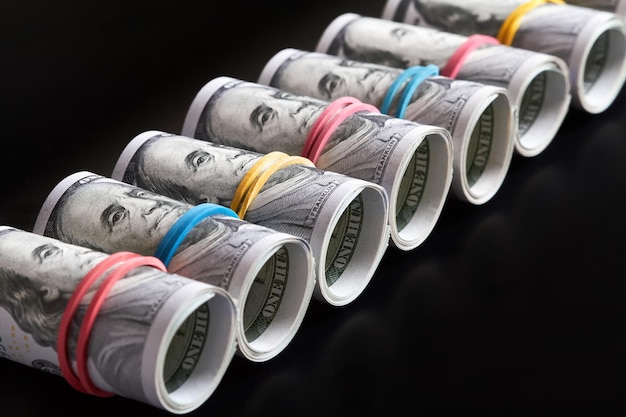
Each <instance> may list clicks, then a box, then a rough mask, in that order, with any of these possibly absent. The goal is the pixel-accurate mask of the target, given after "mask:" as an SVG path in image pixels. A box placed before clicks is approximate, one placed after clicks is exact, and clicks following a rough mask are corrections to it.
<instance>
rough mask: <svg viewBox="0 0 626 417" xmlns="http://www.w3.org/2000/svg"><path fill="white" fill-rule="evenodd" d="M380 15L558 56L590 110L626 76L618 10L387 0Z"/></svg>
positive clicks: (605, 103) (576, 97)
mask: <svg viewBox="0 0 626 417" xmlns="http://www.w3.org/2000/svg"><path fill="white" fill-rule="evenodd" d="M557 3H558V4H557ZM382 18H384V19H388V20H393V21H397V22H404V23H409V24H413V25H419V26H426V27H431V28H436V29H439V30H443V31H446V32H451V33H458V34H461V35H471V34H475V33H480V34H484V35H489V36H493V37H496V38H497V39H498V40H499V41H500V42H501V43H502V44H504V45H510V46H513V47H516V48H520V49H528V50H531V51H537V52H543V53H546V54H550V55H554V56H557V57H559V58H561V59H563V60H564V61H565V62H566V63H567V65H568V67H569V69H570V88H571V93H572V103H573V104H574V105H575V106H576V107H578V108H580V109H582V110H585V111H587V112H589V113H601V112H603V111H605V110H606V109H607V108H608V107H609V106H610V105H611V104H612V103H613V101H614V100H615V99H616V97H617V95H618V94H619V92H620V91H621V89H622V86H623V85H624V81H625V80H626V29H625V26H624V21H623V20H622V19H621V18H620V17H619V16H618V15H616V14H615V13H610V12H606V11H601V10H596V9H592V8H588V7H580V6H575V5H571V4H564V2H563V1H562V0H533V1H528V0H501V1H498V2H493V1H491V0H467V1H466V0H462V1H459V0H387V3H386V4H385V7H384V9H383V12H382Z"/></svg>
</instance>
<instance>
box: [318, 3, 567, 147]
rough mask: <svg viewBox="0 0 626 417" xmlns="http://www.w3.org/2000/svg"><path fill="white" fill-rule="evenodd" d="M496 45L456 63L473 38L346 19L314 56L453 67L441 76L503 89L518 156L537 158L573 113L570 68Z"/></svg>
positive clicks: (548, 57)
mask: <svg viewBox="0 0 626 417" xmlns="http://www.w3.org/2000/svg"><path fill="white" fill-rule="evenodd" d="M492 39H493V41H492V42H494V44H486V43H484V44H480V43H477V44H476V48H475V49H469V50H467V51H466V53H465V55H462V58H457V57H458V56H459V55H458V53H459V51H462V49H461V48H465V47H466V46H467V45H468V44H469V43H470V42H472V41H474V38H470V37H469V36H464V35H458V34H454V33H450V32H443V31H441V30H438V29H434V28H428V27H422V26H416V25H411V24H408V23H403V22H396V21H392V20H388V19H382V18H375V17H366V16H361V15H359V14H356V13H344V14H342V15H339V16H338V17H336V18H335V19H334V20H333V21H332V22H331V23H330V24H329V25H328V26H327V27H326V29H325V30H324V32H323V34H322V36H321V37H320V39H319V41H318V44H317V47H316V51H317V52H322V53H328V54H331V55H337V56H340V57H344V58H348V59H352V60H357V61H363V62H372V63H376V64H381V65H388V66H392V67H397V68H408V67H410V66H414V65H427V64H434V65H437V66H438V67H440V68H441V69H442V70H445V69H447V68H448V67H449V66H450V64H454V65H457V66H458V73H456V74H455V75H454V76H452V75H448V74H445V73H444V72H442V75H447V76H450V77H452V78H458V79H462V80H469V81H475V82H479V83H484V84H490V85H496V86H500V87H504V88H506V89H507V90H508V91H509V92H510V94H511V100H512V102H513V104H514V105H515V107H516V109H517V113H518V119H519V129H518V134H517V136H516V140H515V150H516V151H517V153H519V154H520V155H522V156H536V155H538V154H539V153H540V152H542V151H543V150H544V149H545V148H546V147H547V146H548V145H549V144H550V142H551V141H552V139H554V137H555V135H556V133H557V131H558V130H559V128H560V126H561V124H562V123H563V120H564V119H565V116H566V114H567V111H568V109H569V105H570V101H571V94H570V84H569V68H568V67H567V64H566V63H565V61H563V60H562V59H561V58H558V57H556V56H554V55H548V54H543V53H540V52H535V51H529V50H526V49H520V48H513V47H511V46H506V45H498V44H497V42H498V41H497V40H496V39H495V38H492ZM456 59H460V60H459V61H458V62H454V60H456Z"/></svg>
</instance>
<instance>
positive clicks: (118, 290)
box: [0, 226, 236, 414]
mask: <svg viewBox="0 0 626 417" xmlns="http://www.w3.org/2000/svg"><path fill="white" fill-rule="evenodd" d="M108 257H109V254H106V253H103V252H100V251H97V250H93V249H89V248H86V247H81V246H77V245H74V244H69V243H65V242H62V241H59V240H57V239H54V238H51V237H46V236H41V235H39V234H36V233H32V232H27V231H24V230H21V229H17V228H14V227H10V226H1V227H0V357H4V358H6V359H9V360H13V361H16V362H19V363H22V364H24V365H27V366H30V367H33V368H37V369H40V370H42V371H45V372H48V373H52V374H55V375H59V376H65V374H64V373H63V372H62V369H63V368H62V367H61V366H60V362H61V360H60V358H59V356H60V352H59V351H60V349H59V348H58V346H59V344H62V345H61V346H64V347H65V348H64V349H63V350H61V351H62V352H64V353H66V355H63V356H62V358H65V357H66V358H67V359H64V361H65V360H67V361H69V364H70V366H71V367H73V368H74V369H76V357H77V355H76V351H77V346H78V345H79V343H77V339H78V338H77V336H78V335H79V334H80V332H81V331H82V330H81V323H82V321H83V318H84V317H85V315H86V312H87V311H88V306H89V304H90V302H91V300H93V299H94V297H95V293H96V291H97V290H98V288H99V286H100V285H101V283H102V281H101V280H99V281H96V282H95V285H94V286H93V287H91V288H88V291H87V292H86V293H85V296H84V297H83V298H82V300H79V304H78V306H77V308H76V314H74V316H73V318H71V319H70V321H69V322H67V323H68V328H67V331H63V332H61V331H60V328H61V323H62V322H63V320H62V317H63V315H64V311H65V310H66V308H67V306H68V304H69V302H70V300H71V297H72V294H73V293H74V292H75V290H76V289H77V286H78V285H79V283H80V282H81V281H82V279H83V278H84V277H85V276H86V275H87V274H88V273H89V271H90V270H91V269H92V268H94V267H95V266H96V265H98V264H99V263H100V262H103V261H104V260H106V259H107V258H108ZM109 270H110V269H106V270H105V271H109ZM107 274H110V272H107ZM235 325H236V309H235V304H234V302H233V299H232V298H231V297H230V295H228V293H227V292H226V291H225V290H224V289H222V288H219V287H216V286H213V285H210V284H206V283H202V282H200V281H196V280H191V279H189V278H185V277H183V276H181V275H177V274H171V273H167V272H163V271H162V270H160V269H157V268H152V267H149V266H138V267H135V268H133V269H130V272H128V273H126V274H125V275H124V276H123V278H122V279H120V280H119V281H117V282H115V284H114V285H113V286H112V287H111V290H110V292H109V293H108V294H106V298H105V300H104V302H103V303H102V305H101V308H100V310H99V311H98V313H97V320H95V321H94V323H93V327H92V328H91V332H90V334H89V339H88V340H89V349H88V350H87V351H88V354H87V358H86V361H87V369H88V375H89V377H90V380H91V381H92V383H93V384H94V385H95V386H96V387H97V388H98V389H100V390H103V391H105V392H107V393H110V394H113V395H115V394H117V395H120V396H123V397H126V398H130V399H134V400H137V401H141V402H144V403H146V404H150V405H152V406H154V407H157V408H161V409H165V410H168V411H170V412H173V413H176V414H181V413H186V412H189V411H192V410H193V409H195V408H197V407H198V406H200V405H201V404H203V403H204V402H205V401H206V400H207V399H208V398H209V396H210V395H211V394H212V393H213V392H214V390H215V388H216V387H217V385H218V384H219V382H220V381H221V379H222V377H223V375H224V373H225V371H226V369H227V368H228V365H229V364H230V362H231V360H232V358H233V355H234V353H235V348H236V336H235V335H236V333H235ZM60 334H65V335H66V338H65V340H60V339H59V337H62V336H60ZM74 372H75V371H74ZM34 385H36V384H34Z"/></svg>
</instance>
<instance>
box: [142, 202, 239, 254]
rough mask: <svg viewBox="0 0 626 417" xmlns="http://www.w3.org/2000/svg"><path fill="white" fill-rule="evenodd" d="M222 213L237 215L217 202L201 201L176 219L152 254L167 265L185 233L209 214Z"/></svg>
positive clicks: (231, 215)
mask: <svg viewBox="0 0 626 417" xmlns="http://www.w3.org/2000/svg"><path fill="white" fill-rule="evenodd" d="M218 214H221V215H224V216H230V217H237V214H236V213H235V212H233V211H232V210H231V209H229V208H228V207H225V206H220V205H219V204H212V203H202V204H198V205H196V206H193V207H192V208H190V209H189V210H187V211H186V212H185V214H183V215H182V216H180V217H179V218H178V220H176V222H175V223H174V224H173V225H172V227H171V228H170V230H168V231H167V233H166V234H165V236H163V239H161V242H160V243H159V246H157V248H156V251H155V252H154V256H155V257H156V258H158V259H160V260H161V261H162V262H163V263H164V264H165V265H169V264H170V261H171V260H172V258H173V257H174V254H175V253H176V251H177V250H178V246H179V245H180V244H181V242H182V241H183V240H184V239H185V237H186V236H187V234H188V233H189V232H190V231H191V229H193V228H194V227H195V226H196V225H197V224H198V223H200V222H201V221H202V220H204V219H206V218H207V217H210V216H215V215H218Z"/></svg>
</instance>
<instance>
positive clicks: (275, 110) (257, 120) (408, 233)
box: [182, 77, 452, 250]
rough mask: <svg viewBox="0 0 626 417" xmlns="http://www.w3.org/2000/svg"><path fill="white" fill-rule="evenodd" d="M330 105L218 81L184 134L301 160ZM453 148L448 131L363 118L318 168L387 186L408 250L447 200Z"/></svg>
mask: <svg viewBox="0 0 626 417" xmlns="http://www.w3.org/2000/svg"><path fill="white" fill-rule="evenodd" d="M328 106H329V102H328V101H326V100H323V99H319V98H315V97H312V96H304V95H298V94H293V93H290V92H288V91H283V90H280V89H277V88H274V87H271V86H268V85H265V84H261V83H253V82H247V81H243V80H237V79H234V78H230V77H217V78H215V79H213V80H211V81H209V82H208V83H207V84H206V85H205V86H204V87H203V88H202V89H201V90H200V91H199V92H198V94H197V95H196V97H195V99H194V100H193V102H192V104H191V106H190V108H189V110H188V113H187V116H186V119H185V122H184V125H183V129H182V134H183V135H186V136H190V137H194V138H197V139H201V140H206V141H209V142H212V143H216V144H222V145H227V146H231V147H236V148H241V149H248V150H251V151H255V152H259V153H262V154H266V153H269V152H272V151H282V152H286V153H288V154H290V155H300V154H301V152H302V151H303V148H304V146H305V144H306V142H307V137H308V135H309V133H310V132H311V130H312V127H313V125H314V124H315V122H316V121H317V120H318V119H319V118H320V117H321V115H322V113H323V112H324V111H326V109H327V108H328ZM451 142H452V140H451V137H450V133H449V132H448V131H447V130H446V129H444V128H441V127H438V126H431V125H422V124H418V123H414V122H410V121H407V120H403V119H396V118H393V117H390V116H387V115H382V114H380V113H378V112H376V113H363V112H361V113H357V114H353V115H351V116H349V117H348V118H347V119H346V120H345V121H344V122H342V123H341V124H340V125H339V126H338V127H337V128H336V129H335V130H334V131H333V132H332V135H331V136H330V140H329V141H328V142H327V143H326V144H325V145H324V147H323V149H322V153H321V155H320V156H319V159H318V161H317V163H316V166H317V167H318V168H320V169H323V170H327V171H333V172H337V173H340V174H343V175H347V176H350V177H353V178H357V179H361V180H364V181H368V182H372V183H374V184H378V185H380V186H382V187H383V188H384V189H385V191H386V192H387V194H388V196H389V226H390V228H391V241H392V243H393V244H394V246H396V247H398V248H399V249H402V250H410V249H413V248H415V247H417V246H418V245H420V244H421V243H422V242H423V241H424V240H425V239H426V238H427V236H428V235H429V234H430V232H431V231H432V229H433V228H434V224H435V223H436V221H437V219H438V218H439V215H440V213H441V209H442V206H443V203H444V202H445V199H446V197H447V195H448V191H449V188H450V185H451V180H452V143H451Z"/></svg>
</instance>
